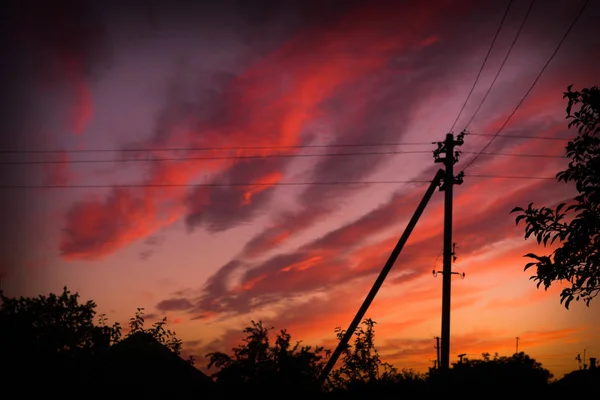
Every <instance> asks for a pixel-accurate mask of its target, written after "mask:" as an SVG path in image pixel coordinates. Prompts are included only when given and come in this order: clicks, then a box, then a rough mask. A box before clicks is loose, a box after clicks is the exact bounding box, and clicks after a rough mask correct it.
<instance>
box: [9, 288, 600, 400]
mask: <svg viewBox="0 0 600 400" xmlns="http://www.w3.org/2000/svg"><path fill="white" fill-rule="evenodd" d="M0 301H1V304H0V358H1V359H2V362H3V364H4V365H5V366H8V368H7V369H6V372H5V373H4V376H3V378H4V379H3V381H4V382H7V383H8V384H11V383H12V384H16V382H20V381H22V380H23V379H24V378H27V380H28V381H30V382H36V385H41V386H42V387H43V388H44V392H45V393H61V391H64V390H67V389H68V388H70V387H73V385H83V386H86V387H92V386H99V387H102V386H106V382H104V381H103V380H102V377H104V376H105V375H103V368H110V364H107V363H106V354H107V352H108V350H109V349H110V348H111V347H112V346H115V345H116V344H118V343H121V342H123V340H125V339H126V338H128V337H131V336H132V335H134V334H136V333H139V332H143V333H145V334H147V335H149V336H150V337H152V338H154V339H155V340H156V341H157V342H158V343H160V344H161V345H162V346H164V347H165V348H166V349H168V350H169V351H170V352H172V353H174V354H176V355H178V356H180V354H181V348H182V341H181V340H180V339H178V338H177V337H176V334H175V332H173V331H171V330H169V329H167V328H166V322H167V320H166V319H162V320H161V321H158V322H156V323H154V324H153V325H152V326H151V327H150V328H145V327H144V317H143V309H141V308H139V309H137V312H136V314H135V316H134V317H132V318H131V319H130V321H129V326H128V329H127V330H126V333H123V329H122V328H121V326H120V325H119V324H118V323H114V324H113V325H108V324H107V323H106V322H107V321H106V316H104V315H100V316H99V318H98V319H96V311H95V308H96V304H95V303H94V302H93V301H87V302H85V303H80V301H79V295H78V294H77V293H74V294H73V293H71V292H69V290H68V289H67V288H66V287H65V288H64V291H63V293H62V294H60V295H55V294H50V295H48V296H38V297H35V298H26V297H20V298H9V297H6V296H2V297H1V298H0ZM375 325H376V323H375V321H373V320H371V319H365V320H364V321H363V323H362V325H361V326H360V327H359V329H357V330H356V332H355V334H354V336H353V337H354V340H353V342H352V343H351V344H349V345H348V346H347V347H346V348H345V349H344V351H343V353H342V356H341V358H340V361H339V362H338V365H337V367H336V368H335V369H334V370H333V371H332V373H331V374H330V375H329V377H328V379H327V381H326V383H325V384H324V385H323V386H319V385H318V382H317V381H318V377H319V374H320V372H321V370H322V369H323V367H324V365H325V363H326V362H327V360H328V358H329V356H330V353H331V352H330V350H328V349H325V348H323V347H320V346H317V347H311V346H307V345H303V344H302V343H301V342H299V341H293V340H292V337H291V335H290V333H288V332H287V331H286V330H285V329H282V330H280V331H278V332H274V331H273V329H274V328H272V327H266V326H265V325H264V324H263V323H262V322H261V321H258V322H255V321H252V322H251V325H250V326H249V327H247V328H245V329H244V330H243V334H244V335H245V337H244V338H243V339H242V340H241V343H240V345H238V346H236V347H234V348H233V349H232V351H231V352H230V353H229V354H228V353H223V352H212V353H209V354H207V355H206V358H207V361H208V370H216V371H215V372H213V373H212V375H211V376H210V378H211V379H212V380H213V381H214V385H215V387H216V388H218V390H219V391H220V392H222V393H223V394H228V395H237V394H244V395H245V396H249V395H253V394H256V395H263V396H269V397H271V396H284V395H289V394H290V393H291V394H294V395H299V394H302V395H309V396H313V397H320V396H328V397H336V396H341V397H344V398H347V397H348V396H350V395H357V396H359V395H360V396H361V397H364V396H365V395H377V396H383V397H385V396H387V395H396V394H399V393H406V392H411V393H422V394H426V393H441V392H444V391H447V390H467V389H468V388H469V389H470V390H474V389H475V388H482V389H484V388H487V389H493V390H494V392H495V393H500V392H503V393H504V392H507V391H508V392H509V391H511V390H513V391H514V390H515V388H519V389H518V390H525V389H527V390H534V391H536V392H538V393H546V391H547V390H553V388H555V387H567V388H568V389H569V390H573V385H567V384H566V383H565V382H561V381H562V380H559V381H553V380H552V374H551V373H550V372H549V371H548V370H547V369H545V368H544V367H543V366H542V365H541V363H539V362H537V361H536V360H535V359H533V358H530V357H529V356H528V355H526V354H525V353H518V354H513V355H512V356H508V357H505V356H498V355H497V354H496V355H495V356H493V357H491V356H490V355H489V354H483V355H482V358H481V359H473V360H471V359H464V360H463V361H462V362H460V363H456V364H453V365H452V368H451V369H450V370H449V371H448V372H447V373H445V374H443V373H441V372H440V371H438V370H436V369H434V368H430V369H429V371H428V372H426V373H420V372H416V371H414V370H412V369H400V370H398V369H397V368H395V367H394V366H392V365H390V364H388V363H386V362H384V361H383V360H382V359H381V357H380V355H379V353H378V351H377V348H376V346H375ZM344 333H345V332H344V331H343V330H341V329H337V330H336V334H337V337H338V339H340V338H341V337H342V336H343V335H344ZM188 363H193V360H191V359H190V360H188ZM190 368H192V367H190ZM581 372H584V371H581ZM585 372H587V371H585ZM571 378H573V377H571ZM597 378H600V377H597ZM597 378H596V382H598V379H597ZM558 383H560V384H561V385H562V386H556V385H557V384H558ZM567 383H568V382H567ZM140 384H142V383H140V382H132V385H140ZM148 384H151V382H148ZM578 387H579V386H578ZM581 387H584V386H581ZM25 389H27V387H25ZM53 389H54V391H53ZM25 392H26V390H25Z"/></svg>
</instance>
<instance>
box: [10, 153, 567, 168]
mask: <svg viewBox="0 0 600 400" xmlns="http://www.w3.org/2000/svg"><path fill="white" fill-rule="evenodd" d="M425 153H430V151H429V150H413V151H383V152H359V153H320V154H267V155H253V156H207V157H169V158H156V157H154V158H131V159H121V160H114V159H113V160H108V159H100V160H64V159H63V160H26V161H0V165H39V164H95V163H119V162H166V161H203V160H204V161H206V160H240V159H241V160H245V159H269V158H297V157H329V156H364V155H397V154H425ZM462 153H464V154H479V152H476V151H463V152H462ZM481 155H491V156H513V157H524V158H528V157H533V158H539V157H541V158H566V156H557V155H551V154H520V153H499V152H488V153H481Z"/></svg>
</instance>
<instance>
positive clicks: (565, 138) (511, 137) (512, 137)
mask: <svg viewBox="0 0 600 400" xmlns="http://www.w3.org/2000/svg"><path fill="white" fill-rule="evenodd" d="M469 136H492V137H493V136H496V137H500V138H507V139H536V140H559V141H567V140H572V138H567V137H550V136H531V135H496V134H494V133H472V132H469Z"/></svg>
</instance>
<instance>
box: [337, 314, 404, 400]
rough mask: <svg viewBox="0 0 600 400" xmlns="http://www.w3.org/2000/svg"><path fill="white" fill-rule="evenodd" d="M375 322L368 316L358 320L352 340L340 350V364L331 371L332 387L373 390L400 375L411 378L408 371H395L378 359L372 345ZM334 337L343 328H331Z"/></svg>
mask: <svg viewBox="0 0 600 400" xmlns="http://www.w3.org/2000/svg"><path fill="white" fill-rule="evenodd" d="M375 324H376V322H375V321H373V320H372V319H370V318H367V319H365V320H364V321H363V322H362V326H359V327H358V328H357V329H356V331H355V332H354V343H353V345H352V346H351V345H348V346H346V348H345V349H344V350H343V351H342V355H341V364H342V365H341V366H340V367H339V368H338V369H335V370H333V371H332V372H331V376H330V378H329V383H330V385H331V387H332V388H333V389H336V390H347V391H363V390H374V386H379V387H384V386H391V385H394V384H396V383H397V382H398V381H399V380H401V379H402V378H406V379H412V378H413V377H414V374H411V371H406V370H405V371H403V375H399V374H398V371H397V370H396V369H395V368H394V367H393V366H392V365H390V364H388V363H386V362H383V361H381V358H380V356H379V353H378V351H377V348H376V347H375ZM335 332H336V334H337V338H338V340H341V339H342V338H343V337H344V335H345V333H346V331H345V330H343V329H341V328H336V330H335Z"/></svg>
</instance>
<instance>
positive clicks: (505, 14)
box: [448, 0, 513, 132]
mask: <svg viewBox="0 0 600 400" xmlns="http://www.w3.org/2000/svg"><path fill="white" fill-rule="evenodd" d="M512 3H513V0H510V1H509V2H508V4H507V6H506V10H505V11H504V15H503V16H502V19H501V20H500V24H499V25H498V29H497V30H496V34H495V35H494V39H492V43H491V44H490V48H489V49H488V51H487V54H486V55H485V58H484V59H483V63H482V64H481V67H480V68H479V72H478V73H477V77H476V78H475V82H473V86H471V90H470V91H469V94H468V95H467V98H466V99H465V102H464V103H463V105H462V107H461V109H460V111H459V113H458V115H457V116H456V119H455V120H454V123H453V124H452V127H451V128H450V130H449V131H448V132H453V131H454V127H455V126H456V123H457V122H458V119H459V118H460V116H461V115H462V113H463V111H464V110H465V107H466V106H467V103H468V101H469V99H470V98H471V95H472V94H473V91H474V90H475V86H477V82H479V78H480V77H481V73H482V72H483V69H484V68H485V64H486V63H487V60H488V58H489V57H490V54H491V53H492V49H493V48H494V44H495V43H496V39H498V35H499V34H500V31H501V30H502V26H503V25H504V21H505V20H506V16H507V15H508V11H509V10H510V6H511V5H512Z"/></svg>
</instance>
